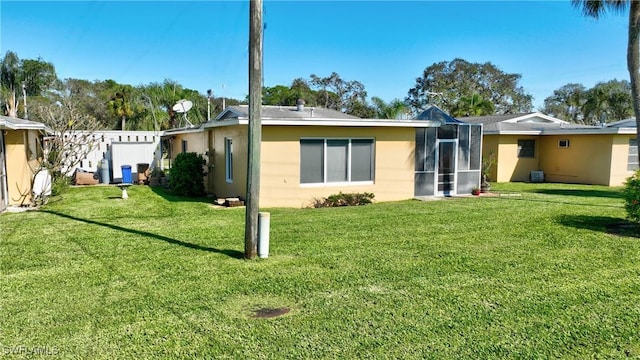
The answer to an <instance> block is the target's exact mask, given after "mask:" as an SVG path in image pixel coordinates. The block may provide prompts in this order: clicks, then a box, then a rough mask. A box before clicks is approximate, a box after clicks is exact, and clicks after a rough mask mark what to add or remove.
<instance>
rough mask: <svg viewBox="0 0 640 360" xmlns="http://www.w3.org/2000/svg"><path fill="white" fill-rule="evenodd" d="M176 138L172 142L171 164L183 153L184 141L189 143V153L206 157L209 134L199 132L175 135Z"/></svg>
mask: <svg viewBox="0 0 640 360" xmlns="http://www.w3.org/2000/svg"><path fill="white" fill-rule="evenodd" d="M174 136H175V138H173V140H171V162H172V163H173V160H175V159H176V156H178V154H180V153H181V152H182V141H183V140H186V141H187V152H194V153H198V154H200V155H204V153H205V151H207V147H208V146H207V145H208V141H207V132H206V131H199V132H193V133H184V134H175V135H174Z"/></svg>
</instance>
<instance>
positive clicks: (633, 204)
mask: <svg viewBox="0 0 640 360" xmlns="http://www.w3.org/2000/svg"><path fill="white" fill-rule="evenodd" d="M622 196H623V197H624V208H625V210H627V217H628V218H629V219H630V220H632V221H635V222H640V170H637V171H636V172H635V174H633V175H632V176H631V177H629V178H627V181H626V182H625V183H624V189H623V190H622Z"/></svg>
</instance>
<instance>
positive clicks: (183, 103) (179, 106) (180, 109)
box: [172, 99, 193, 127]
mask: <svg viewBox="0 0 640 360" xmlns="http://www.w3.org/2000/svg"><path fill="white" fill-rule="evenodd" d="M192 107H193V103H192V102H191V101H189V100H186V99H182V100H179V101H178V102H177V103H176V104H175V105H173V107H172V109H173V111H175V112H177V113H179V114H183V115H182V117H183V118H184V122H185V126H184V127H193V124H192V123H191V122H190V121H189V119H187V111H189V110H191V108H192ZM180 125H182V122H180Z"/></svg>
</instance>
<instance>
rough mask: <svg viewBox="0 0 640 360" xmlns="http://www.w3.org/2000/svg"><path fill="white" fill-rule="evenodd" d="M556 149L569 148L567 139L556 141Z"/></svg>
mask: <svg viewBox="0 0 640 360" xmlns="http://www.w3.org/2000/svg"><path fill="white" fill-rule="evenodd" d="M558 147H560V148H568V147H569V139H560V140H558Z"/></svg>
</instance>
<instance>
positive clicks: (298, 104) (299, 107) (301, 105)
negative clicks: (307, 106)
mask: <svg viewBox="0 0 640 360" xmlns="http://www.w3.org/2000/svg"><path fill="white" fill-rule="evenodd" d="M296 107H297V110H298V111H302V110H304V100H302V99H298V100H297V101H296Z"/></svg>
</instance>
